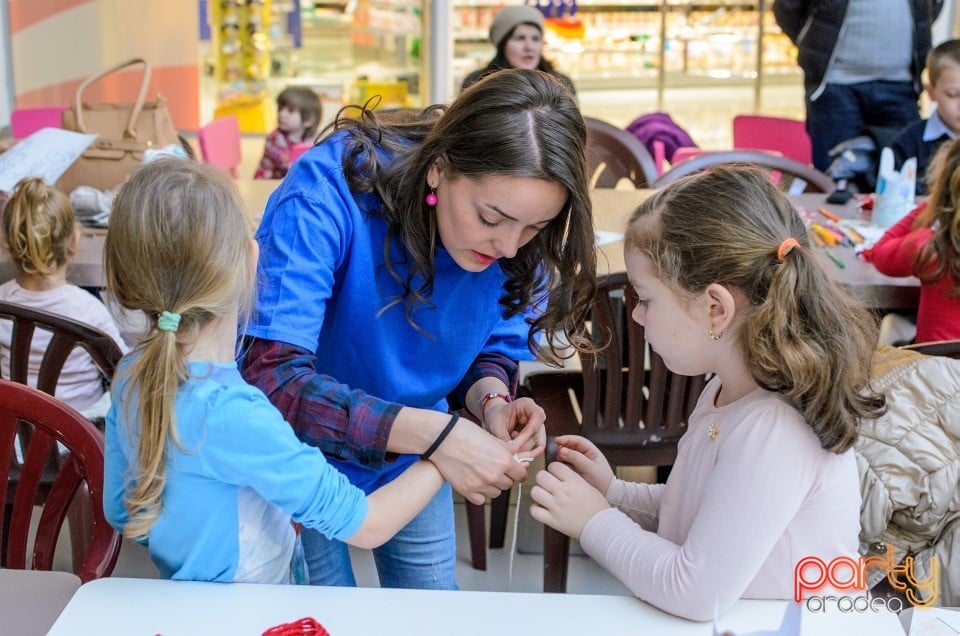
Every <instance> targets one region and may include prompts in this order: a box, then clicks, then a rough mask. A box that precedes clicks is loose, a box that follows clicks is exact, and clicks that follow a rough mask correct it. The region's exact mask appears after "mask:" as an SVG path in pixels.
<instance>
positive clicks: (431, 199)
mask: <svg viewBox="0 0 960 636" xmlns="http://www.w3.org/2000/svg"><path fill="white" fill-rule="evenodd" d="M424 201H426V202H427V205H429V206H430V207H431V208H432V207H433V206H435V205H436V204H437V189H436V188H430V192H428V193H427V196H426V198H425V199H424Z"/></svg>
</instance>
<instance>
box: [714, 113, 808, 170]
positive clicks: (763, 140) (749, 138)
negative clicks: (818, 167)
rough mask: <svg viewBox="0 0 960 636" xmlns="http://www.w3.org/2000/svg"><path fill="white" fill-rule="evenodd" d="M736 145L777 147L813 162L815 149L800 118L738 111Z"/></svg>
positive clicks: (776, 149)
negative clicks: (744, 113)
mask: <svg viewBox="0 0 960 636" xmlns="http://www.w3.org/2000/svg"><path fill="white" fill-rule="evenodd" d="M733 147H734V148H735V149H747V150H775V151H777V152H779V153H781V154H782V155H783V156H784V157H789V158H790V159H793V160H794V161H799V162H800V163H802V164H806V165H810V164H812V163H813V150H812V149H811V145H810V136H809V135H808V134H807V129H806V126H805V124H804V123H803V122H802V121H800V120H799V119H790V118H787V117H771V116H768V115H737V116H736V117H734V118H733Z"/></svg>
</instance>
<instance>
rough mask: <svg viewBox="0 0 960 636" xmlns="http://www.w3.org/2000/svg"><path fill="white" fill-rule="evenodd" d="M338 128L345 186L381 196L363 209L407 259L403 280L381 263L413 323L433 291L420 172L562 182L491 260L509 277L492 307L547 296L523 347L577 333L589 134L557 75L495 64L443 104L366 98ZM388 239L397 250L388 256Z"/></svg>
mask: <svg viewBox="0 0 960 636" xmlns="http://www.w3.org/2000/svg"><path fill="white" fill-rule="evenodd" d="M339 130H347V131H349V132H350V136H349V139H348V141H347V144H346V149H345V152H344V157H343V171H344V176H345V177H346V180H347V183H348V184H349V185H350V188H351V190H353V191H354V192H364V193H374V194H376V195H377V197H378V199H379V201H380V202H382V205H381V206H380V207H378V208H376V209H371V210H370V213H371V214H376V215H378V216H381V217H383V218H384V219H385V220H386V221H387V223H388V225H389V232H388V236H387V239H386V241H385V242H384V262H385V263H388V264H389V263H393V262H397V261H404V260H408V261H409V262H410V263H411V267H410V269H409V273H408V274H407V276H406V278H405V279H404V278H401V277H400V275H399V274H397V273H396V272H395V271H394V270H393V269H392V267H391V266H390V265H388V266H387V267H388V268H389V269H390V272H391V274H392V275H393V276H394V278H395V279H396V280H397V282H398V283H400V284H401V285H402V286H403V289H404V290H405V294H404V296H403V298H401V299H400V300H399V301H397V302H396V303H393V304H402V305H403V306H404V309H405V311H406V315H407V320H408V321H409V322H410V324H411V325H413V326H414V328H417V327H416V322H415V320H414V316H413V313H414V310H415V309H416V306H417V305H418V304H421V303H422V304H426V305H429V304H430V300H429V297H430V294H431V292H432V289H433V279H434V263H433V258H434V250H435V249H436V248H437V220H436V210H435V208H433V207H432V206H428V205H426V204H425V203H424V199H425V197H426V195H427V191H428V190H427V188H428V186H427V173H428V171H429V170H430V167H431V166H432V165H433V164H434V163H435V162H436V161H437V160H439V159H441V158H442V160H443V162H444V163H443V165H444V170H445V171H448V172H449V173H451V174H453V175H458V176H463V177H466V178H469V179H482V178H484V177H490V176H503V175H507V176H515V177H527V178H531V179H541V180H544V181H549V182H553V183H557V184H559V185H560V186H562V187H563V189H564V190H565V191H566V193H567V202H566V205H565V206H564V208H563V210H561V212H560V214H559V215H557V217H556V218H555V219H553V220H552V221H550V223H549V224H548V225H547V227H545V228H544V229H543V230H541V231H540V232H538V233H537V235H536V236H535V237H534V238H533V239H532V240H531V241H530V242H529V243H527V244H526V245H524V246H523V247H521V248H520V250H519V251H518V252H517V254H516V256H515V257H513V258H510V259H502V260H501V261H500V266H501V267H502V268H503V270H504V273H505V274H506V276H507V280H506V282H505V283H504V293H503V296H502V297H501V298H500V305H501V307H502V308H503V313H504V315H505V317H507V318H509V317H511V316H514V315H516V314H518V313H520V312H523V311H526V310H527V309H529V308H530V307H531V306H532V305H534V304H535V303H538V302H542V301H543V300H544V299H545V300H546V309H545V310H544V311H543V312H542V313H540V314H539V315H538V316H537V317H535V318H533V319H531V320H530V331H529V333H528V345H529V346H530V349H531V350H532V351H536V350H537V349H538V347H537V346H536V340H537V334H539V333H543V335H544V338H545V340H546V344H547V350H543V351H541V354H542V355H543V356H544V357H545V358H546V359H548V360H555V359H556V353H557V352H559V351H560V350H562V349H563V348H564V347H565V346H566V345H565V341H569V342H575V341H579V340H580V339H579V337H578V336H579V333H580V331H581V329H580V325H581V324H582V318H583V316H584V315H585V311H586V309H587V308H588V307H589V305H590V299H591V297H592V296H593V290H594V289H595V286H596V253H595V248H594V235H593V219H592V214H591V204H590V195H589V188H588V185H587V177H586V161H585V158H584V153H585V148H586V137H587V132H586V126H585V124H584V122H583V117H581V115H580V110H579V109H578V108H577V104H576V102H575V101H574V99H573V97H572V95H571V94H570V93H569V91H567V90H566V89H565V88H564V86H563V85H562V84H560V82H559V81H557V80H556V79H555V78H553V77H552V76H550V75H548V74H546V73H542V72H540V71H533V70H523V69H514V70H508V71H499V72H497V73H494V74H492V75H489V76H488V77H486V78H484V79H483V80H481V81H480V82H477V83H476V84H474V85H473V86H471V87H470V88H469V89H467V90H466V91H464V92H463V93H461V94H460V96H459V97H458V98H457V99H456V101H454V102H453V103H452V104H451V105H450V106H449V107H446V108H444V107H441V106H436V105H435V106H431V107H429V108H427V109H426V110H424V111H422V112H420V113H417V112H414V111H410V110H406V111H400V112H392V113H389V112H388V113H377V112H375V111H373V110H370V109H368V108H367V107H366V106H364V107H360V112H359V116H357V117H346V116H344V115H343V114H341V115H340V116H338V118H337V120H336V121H335V122H334V124H332V125H331V128H330V129H329V131H330V132H331V133H333V132H335V131H339ZM384 156H387V157H391V160H390V161H384ZM397 237H398V238H399V239H400V241H401V242H402V243H403V246H404V248H405V252H406V253H405V254H400V255H391V254H390V244H391V242H392V240H393V239H394V238H397ZM390 306H392V305H388V307H387V308H389V307H390ZM563 335H565V336H566V339H565V341H564V340H561V339H560V337H561V336H563Z"/></svg>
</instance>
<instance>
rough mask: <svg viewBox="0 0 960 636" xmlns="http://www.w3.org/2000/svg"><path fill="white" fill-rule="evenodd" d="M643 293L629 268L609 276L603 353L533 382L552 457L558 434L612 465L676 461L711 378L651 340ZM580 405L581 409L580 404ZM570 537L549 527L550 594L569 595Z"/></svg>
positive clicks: (598, 332) (601, 293)
mask: <svg viewBox="0 0 960 636" xmlns="http://www.w3.org/2000/svg"><path fill="white" fill-rule="evenodd" d="M636 304H637V296H636V292H634V290H633V287H632V286H631V285H630V283H629V282H628V280H627V276H626V274H624V273H620V274H614V275H611V276H609V277H607V278H606V279H604V280H602V281H601V282H600V284H599V287H598V291H597V295H596V296H595V297H594V300H593V304H592V308H591V312H590V321H591V325H590V329H591V332H592V333H593V334H594V337H595V339H596V341H597V342H598V344H601V345H605V346H604V347H603V348H602V350H601V351H600V352H599V353H597V354H584V353H581V354H580V360H581V363H582V367H583V369H582V372H575V371H556V372H554V371H545V372H540V373H532V374H530V375H529V376H527V378H526V379H525V386H526V390H527V391H528V392H529V393H530V395H531V396H532V397H534V399H535V400H536V401H537V402H538V403H539V404H540V405H541V406H542V407H543V408H544V410H546V411H547V426H548V430H547V432H548V436H549V437H548V441H547V453H546V461H547V463H548V464H549V463H550V462H552V461H555V460H556V458H557V445H556V443H555V442H554V441H553V440H554V438H555V437H556V436H558V435H568V434H579V435H583V436H584V437H586V438H587V439H589V440H590V441H592V442H593V443H594V444H596V445H597V447H598V448H599V449H600V450H601V451H602V452H603V454H604V456H605V457H606V458H607V460H608V461H609V462H610V464H611V466H613V467H614V468H616V467H617V466H657V467H666V466H670V465H672V464H673V462H674V460H675V459H676V456H677V442H678V441H679V439H680V437H681V436H682V435H683V433H684V431H685V430H686V424H687V417H688V416H689V414H690V412H691V411H693V408H694V406H696V403H697V398H698V397H699V396H700V393H701V391H702V390H703V387H704V384H705V382H706V378H705V377H704V376H696V377H688V376H682V375H677V374H675V373H673V372H671V371H670V370H669V369H667V367H666V365H665V364H664V362H663V359H662V358H661V357H660V356H659V355H657V354H656V353H654V352H653V351H652V350H651V349H650V347H649V346H648V345H647V342H646V339H645V337H644V329H643V327H642V326H641V325H639V324H637V323H636V322H635V321H634V320H632V319H631V317H630V316H631V314H632V313H633V310H634V308H635V307H636ZM574 400H576V401H577V402H578V403H579V412H580V416H579V417H578V416H577V411H578V409H577V408H576V406H575V405H574V403H573V401H574ZM569 550H570V538H569V537H567V536H566V535H564V534H563V533H561V532H558V531H556V530H553V529H551V528H549V527H546V526H545V527H544V554H543V591H544V592H565V591H566V587H567V565H568V563H567V562H568V558H569Z"/></svg>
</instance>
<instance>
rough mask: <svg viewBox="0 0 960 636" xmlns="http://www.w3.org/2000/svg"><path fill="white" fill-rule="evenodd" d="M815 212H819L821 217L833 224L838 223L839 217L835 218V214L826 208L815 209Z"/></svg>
mask: <svg viewBox="0 0 960 636" xmlns="http://www.w3.org/2000/svg"><path fill="white" fill-rule="evenodd" d="M817 212H819V213H820V214H822V215H823V216H825V217H827V218H828V219H830V220H831V221H833V222H834V223H839V222H840V217H839V216H837V215H836V214H834V213H833V212H831V211H830V210H828V209H826V208H817Z"/></svg>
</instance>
